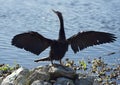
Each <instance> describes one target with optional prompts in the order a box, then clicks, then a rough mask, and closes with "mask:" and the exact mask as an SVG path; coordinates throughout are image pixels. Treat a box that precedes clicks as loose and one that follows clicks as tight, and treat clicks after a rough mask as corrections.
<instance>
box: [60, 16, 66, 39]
mask: <svg viewBox="0 0 120 85" xmlns="http://www.w3.org/2000/svg"><path fill="white" fill-rule="evenodd" d="M59 20H60V30H59V38H58V40H59V41H64V40H66V37H65V31H64V21H63V17H62V16H59Z"/></svg>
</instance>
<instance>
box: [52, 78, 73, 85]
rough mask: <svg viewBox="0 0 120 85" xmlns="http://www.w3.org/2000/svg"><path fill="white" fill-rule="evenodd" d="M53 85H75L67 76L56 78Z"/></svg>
mask: <svg viewBox="0 0 120 85" xmlns="http://www.w3.org/2000/svg"><path fill="white" fill-rule="evenodd" d="M54 85H75V84H74V83H73V81H72V80H70V79H67V78H58V79H57V81H56V82H55V83H54Z"/></svg>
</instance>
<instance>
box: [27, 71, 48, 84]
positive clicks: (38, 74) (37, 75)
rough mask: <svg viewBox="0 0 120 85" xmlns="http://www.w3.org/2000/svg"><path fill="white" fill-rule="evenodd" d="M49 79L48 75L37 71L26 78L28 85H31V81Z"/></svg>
mask: <svg viewBox="0 0 120 85" xmlns="http://www.w3.org/2000/svg"><path fill="white" fill-rule="evenodd" d="M49 79H50V75H49V74H48V73H47V72H41V71H39V70H35V71H34V72H33V73H32V74H31V75H30V76H29V77H28V84H31V83H32V82H33V81H36V80H43V81H48V80H49Z"/></svg>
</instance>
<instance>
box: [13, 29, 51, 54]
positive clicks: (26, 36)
mask: <svg viewBox="0 0 120 85" xmlns="http://www.w3.org/2000/svg"><path fill="white" fill-rule="evenodd" d="M51 42H52V40H50V39H47V38H45V37H43V36H42V35H40V34H38V33H37V32H33V31H30V32H26V33H21V34H18V35H16V36H14V38H13V39H12V45H14V46H16V47H18V48H24V49H25V50H27V51H30V52H32V53H34V54H36V55H39V54H40V53H41V52H42V51H44V50H45V49H46V48H47V47H49V46H50V44H51Z"/></svg>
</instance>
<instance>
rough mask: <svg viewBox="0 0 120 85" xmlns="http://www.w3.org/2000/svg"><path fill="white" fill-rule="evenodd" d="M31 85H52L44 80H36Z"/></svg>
mask: <svg viewBox="0 0 120 85" xmlns="http://www.w3.org/2000/svg"><path fill="white" fill-rule="evenodd" d="M31 85H52V84H50V83H48V82H44V81H43V80H36V81H34V82H33V83H32V84H31Z"/></svg>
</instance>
